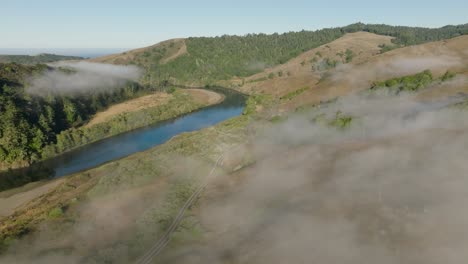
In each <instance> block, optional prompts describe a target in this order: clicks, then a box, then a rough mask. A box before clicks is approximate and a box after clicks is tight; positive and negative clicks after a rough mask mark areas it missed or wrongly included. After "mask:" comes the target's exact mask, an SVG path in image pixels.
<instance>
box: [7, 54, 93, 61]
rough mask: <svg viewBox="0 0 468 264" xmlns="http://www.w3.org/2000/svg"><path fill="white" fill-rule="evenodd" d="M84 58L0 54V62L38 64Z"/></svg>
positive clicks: (54, 55)
mask: <svg viewBox="0 0 468 264" xmlns="http://www.w3.org/2000/svg"><path fill="white" fill-rule="evenodd" d="M82 59H84V58H82V57H77V56H63V55H56V54H49V53H42V54H39V55H36V56H29V55H0V63H11V62H15V63H21V64H38V63H49V62H55V61H63V60H82Z"/></svg>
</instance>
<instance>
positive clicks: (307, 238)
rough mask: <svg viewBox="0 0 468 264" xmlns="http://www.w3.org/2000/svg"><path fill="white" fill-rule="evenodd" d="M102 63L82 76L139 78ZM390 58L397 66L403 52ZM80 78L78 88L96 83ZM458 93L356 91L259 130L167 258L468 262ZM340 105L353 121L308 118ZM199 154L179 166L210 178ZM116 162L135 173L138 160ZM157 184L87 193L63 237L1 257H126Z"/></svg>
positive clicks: (44, 237)
mask: <svg viewBox="0 0 468 264" xmlns="http://www.w3.org/2000/svg"><path fill="white" fill-rule="evenodd" d="M439 62H440V61H439ZM402 63H403V62H402ZM428 63H437V62H436V61H434V59H432V58H427V59H425V60H421V61H418V62H412V63H411V65H410V66H411V68H412V69H413V70H414V71H421V70H424V69H425V67H423V66H426V67H427V65H428ZM455 63H456V65H458V62H455ZM404 64H405V65H408V64H407V62H404ZM78 65H80V64H78ZM444 65H445V64H444ZM450 65H452V64H450ZM450 65H445V66H450ZM454 65H455V64H453V65H452V66H454ZM75 66H76V65H75ZM410 66H408V67H410ZM106 67H107V66H103V65H94V64H88V63H85V64H82V65H81V66H77V67H75V68H76V69H78V70H79V73H78V74H77V75H78V76H79V75H81V74H84V75H86V74H90V75H94V76H101V77H102V76H106V78H109V79H108V81H109V80H111V79H112V80H119V78H118V77H122V76H129V78H131V77H130V76H134V77H135V76H137V75H132V74H134V73H135V74H136V72H137V70H136V69H134V68H120V67H117V68H114V66H110V68H106ZM115 67H116V66H115ZM393 67H394V68H393V70H395V69H400V68H401V67H400V66H398V64H397V63H396V62H394V66H393ZM114 69H115V71H114ZM117 69H120V70H117ZM379 69H380V70H382V71H383V70H385V67H384V66H382V67H381V68H377V70H376V71H377V72H378V71H379ZM404 70H408V68H405V69H404ZM111 72H112V73H111ZM126 74H128V75H126ZM362 74H365V73H362ZM42 78H43V79H44V80H49V79H53V80H59V79H61V78H63V79H62V81H63V83H64V84H65V81H64V80H65V79H67V78H68V77H66V76H62V77H60V78H55V77H50V76H49V77H42ZM89 78H91V79H92V77H89ZM96 78H97V80H101V78H100V77H96ZM357 79H358V78H357V77H356V80H357ZM463 80H464V79H463ZM455 81H457V79H455V80H454V82H455ZM109 82H110V81H109ZM83 83H84V84H82V85H76V88H72V89H76V90H80V89H88V88H89V89H91V87H92V86H91V85H88V82H86V81H85V82H83ZM108 84H109V83H108ZM54 87H59V86H54ZM85 87H88V88H85ZM58 90H60V89H58ZM462 99H464V98H453V97H452V98H446V99H443V100H439V101H431V102H422V101H419V100H417V96H416V95H415V94H403V93H402V94H400V95H398V96H392V95H388V94H385V93H378V92H377V93H374V94H370V95H369V94H366V95H364V94H362V93H359V94H354V95H350V96H347V97H344V98H341V99H339V100H338V101H336V102H334V103H331V104H327V105H322V106H320V107H317V108H314V109H312V110H309V111H306V112H304V113H300V114H295V115H292V117H290V118H289V119H288V120H287V121H285V122H282V123H279V124H275V125H272V126H271V127H269V128H267V129H262V130H259V131H261V132H258V133H257V134H256V135H253V136H252V138H250V140H249V144H248V145H249V146H248V147H247V148H245V149H249V150H250V151H251V152H253V156H254V157H255V159H256V161H257V162H256V163H255V164H253V165H251V166H248V167H246V168H244V169H241V170H239V171H237V172H235V173H233V174H224V175H223V174H219V175H217V177H216V179H214V180H213V181H212V182H211V183H210V185H209V187H208V188H207V190H206V192H205V193H204V195H203V197H202V198H201V200H200V202H199V205H198V206H197V208H196V210H195V214H196V215H195V217H196V219H197V223H198V225H199V227H200V229H201V230H203V235H200V237H199V239H198V240H196V241H191V242H187V243H185V244H184V243H178V244H177V247H175V246H173V247H171V244H170V245H169V247H168V248H166V249H165V251H164V252H163V255H162V256H160V258H159V262H160V263H350V264H354V263H355V264H361V263H379V264H387V263H388V264H390V263H392V264H393V263H402V264H419V263H420V264H439V263H453V264H458V263H464V262H466V259H468V251H467V250H466V248H468V213H465V212H464V205H465V204H466V203H467V202H468V177H467V173H466V172H467V171H468V163H467V162H466V158H467V157H468V137H467V136H466V131H468V130H467V129H468V124H467V122H466V120H467V117H468V113H467V112H465V111H463V110H459V109H457V108H454V107H451V105H453V104H454V103H456V102H459V101H460V100H462ZM338 112H341V113H342V114H343V115H349V116H352V117H353V121H352V124H351V126H350V127H349V128H347V129H344V130H343V129H337V128H333V127H328V126H326V125H324V124H320V123H316V122H313V121H312V120H314V118H315V117H317V116H318V115H321V114H323V115H325V116H326V117H327V118H328V119H332V118H333V117H335V116H336V115H337V113H338ZM233 156H235V155H233ZM196 160H198V161H196ZM200 163H201V162H200V157H191V158H190V159H189V158H180V157H178V158H177V166H176V167H177V168H178V171H179V172H178V174H176V176H177V175H179V176H180V175H183V176H184V177H203V175H206V171H208V170H209V169H210V168H209V167H205V168H203V169H202V170H201V169H196V170H195V169H194V168H195V167H203V166H206V165H203V166H202V165H200ZM143 164H144V163H143ZM194 164H197V165H194ZM203 164H204V163H203ZM142 166H151V165H148V164H144V165H142ZM118 168H120V167H118ZM120 169H122V170H123V169H126V170H128V171H127V172H126V173H132V168H120ZM155 186H156V187H155V189H152V188H153V187H151V186H149V185H148V186H146V187H141V188H140V189H137V192H136V193H137V194H134V195H132V196H128V197H127V195H129V194H128V193H125V192H124V193H123V192H120V191H119V190H118V189H117V190H116V191H115V193H114V194H113V195H110V196H109V197H108V198H102V199H100V200H97V201H92V202H89V203H85V204H83V205H82V208H80V210H79V213H78V214H79V215H81V217H77V219H78V220H76V222H75V223H73V225H72V227H71V228H70V230H71V231H70V232H69V233H67V234H66V235H65V236H63V237H61V238H57V237H56V236H57V233H54V231H51V229H50V228H49V227H46V228H42V229H41V231H40V232H38V234H36V235H35V236H34V237H33V238H32V239H30V240H29V241H28V243H23V244H22V243H21V242H19V243H18V244H16V246H14V247H12V249H11V252H10V254H8V255H7V256H6V257H4V258H3V259H0V262H1V261H4V262H5V261H6V262H5V263H8V261H9V262H15V263H31V262H34V263H64V262H67V263H87V260H89V259H87V258H86V257H84V256H90V255H95V254H99V255H100V256H105V258H106V259H107V260H108V262H109V263H129V262H131V260H132V257H131V256H129V255H131V254H130V253H129V252H131V251H132V247H131V246H129V245H128V244H126V243H125V241H126V239H132V237H135V236H139V235H141V234H140V233H134V232H133V231H134V228H135V226H138V225H139V226H140V227H143V229H140V232H147V233H151V232H155V231H154V230H155V228H157V224H156V226H155V225H154V223H150V224H148V223H145V222H143V224H142V222H141V220H138V219H140V218H141V216H142V215H143V216H144V211H145V210H146V209H147V206H155V204H158V203H160V202H161V199H162V198H161V197H162V196H161V193H163V191H161V190H164V188H163V187H164V186H167V185H166V183H161V184H158V185H155ZM160 188H161V189H160ZM116 194H118V195H116ZM117 196H118V197H117ZM142 212H143V213H142ZM152 224H153V225H152ZM142 230H143V231H142ZM55 232H57V231H55ZM51 234H53V235H51ZM149 242H151V241H149ZM139 243H140V244H141V245H144V244H145V243H148V241H144V240H141V241H139ZM148 246H149V245H146V247H148ZM47 248H52V249H57V248H59V249H60V250H51V251H50V252H49V251H47V250H45V249H47ZM63 248H65V249H63Z"/></svg>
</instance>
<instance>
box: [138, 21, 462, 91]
mask: <svg viewBox="0 0 468 264" xmlns="http://www.w3.org/2000/svg"><path fill="white" fill-rule="evenodd" d="M358 31H367V32H372V33H375V34H380V35H387V36H392V37H394V39H393V42H394V44H395V46H398V47H399V46H404V45H415V44H421V43H425V42H430V41H437V40H442V39H449V38H453V37H456V36H460V35H465V34H468V24H464V25H458V26H446V27H442V28H436V29H430V28H420V27H403V26H388V25H373V24H362V23H357V24H352V25H349V26H346V27H338V28H328V29H322V30H317V31H300V32H288V33H283V34H277V33H275V34H271V35H267V34H248V35H245V36H228V35H224V36H220V37H211V38H208V37H197V38H188V39H186V41H185V43H186V45H187V51H188V52H187V53H186V54H184V55H181V56H179V57H177V58H176V59H174V60H172V61H170V62H167V63H160V61H159V60H156V59H155V60H154V61H153V65H156V66H153V67H151V68H150V69H149V72H148V76H147V78H150V79H152V80H153V81H156V80H158V81H159V82H164V81H170V80H177V81H182V82H204V83H206V84H209V83H210V82H213V81H216V80H224V79H229V78H232V77H234V76H238V77H246V76H250V75H253V74H255V73H258V72H260V71H262V70H264V69H265V68H266V67H271V66H274V65H278V64H282V63H285V62H286V61H288V60H289V59H291V58H294V57H296V56H297V55H299V54H300V53H302V52H304V51H307V50H310V49H313V48H316V47H318V46H320V45H323V44H326V43H329V42H331V41H333V40H335V39H337V38H339V37H341V36H343V35H344V34H346V33H352V32H358ZM148 52H150V51H148ZM141 56H142V55H141ZM145 56H146V57H147V59H148V58H152V56H151V54H149V53H146V54H145ZM156 58H159V57H158V56H156ZM348 60H352V57H351V56H349V58H348ZM138 61H139V60H138V59H137V58H135V61H134V63H137V64H138ZM147 63H150V62H147Z"/></svg>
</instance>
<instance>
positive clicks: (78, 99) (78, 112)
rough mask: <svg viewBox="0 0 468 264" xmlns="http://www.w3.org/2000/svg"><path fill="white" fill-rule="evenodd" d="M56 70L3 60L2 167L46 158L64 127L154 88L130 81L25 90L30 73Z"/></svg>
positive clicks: (0, 96) (0, 86) (0, 93)
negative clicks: (107, 87)
mask: <svg viewBox="0 0 468 264" xmlns="http://www.w3.org/2000/svg"><path fill="white" fill-rule="evenodd" d="M54 70H57V69H54V68H50V67H48V66H46V65H41V64H38V65H35V66H26V65H20V64H15V63H10V64H0V168H1V167H2V166H5V167H8V166H9V165H11V164H14V163H18V162H19V163H30V162H31V161H34V160H39V159H41V158H43V157H44V146H46V145H49V144H54V143H56V142H58V143H60V142H62V141H61V140H58V139H60V138H58V137H57V135H58V134H60V133H61V132H62V131H65V130H67V129H71V128H76V127H78V126H81V125H83V124H84V123H85V122H86V121H87V120H88V119H89V118H90V117H91V116H92V115H93V114H95V113H96V112H97V111H100V110H103V109H105V108H106V107H108V106H109V105H111V104H114V103H118V102H122V101H124V100H127V99H130V98H134V97H137V96H140V95H142V94H145V93H147V92H149V91H150V90H151V89H150V88H147V87H143V86H141V85H139V84H137V83H128V84H127V85H125V86H124V87H121V88H118V89H117V88H116V89H114V90H112V91H109V92H89V93H87V94H81V95H79V96H58V95H57V96H47V97H37V96H31V95H30V94H28V93H27V92H26V91H25V86H26V85H27V84H26V83H25V80H26V79H27V76H31V75H35V74H40V73H43V72H45V71H54ZM57 140H58V141H57ZM64 149H66V148H64ZM17 165H18V164H17Z"/></svg>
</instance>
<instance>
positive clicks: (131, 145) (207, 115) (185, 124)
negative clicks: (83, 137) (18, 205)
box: [0, 88, 245, 191]
mask: <svg viewBox="0 0 468 264" xmlns="http://www.w3.org/2000/svg"><path fill="white" fill-rule="evenodd" d="M210 89H212V90H214V91H216V92H219V93H223V94H224V95H225V99H224V101H222V102H221V103H219V104H216V105H213V106H209V107H205V108H202V109H200V110H197V111H195V112H192V113H189V114H186V115H183V116H179V117H177V118H174V119H171V120H167V121H162V122H158V123H156V124H154V125H150V126H147V127H143V128H139V129H135V130H132V131H129V132H126V133H122V134H119V135H116V136H113V137H110V138H107V139H103V140H100V141H97V142H95V143H91V144H88V145H85V146H83V147H80V148H77V149H75V150H72V151H70V152H67V153H64V154H62V155H59V156H57V157H55V158H53V159H50V160H47V161H44V162H40V163H36V164H34V165H32V166H30V167H28V168H23V169H16V170H10V171H8V172H2V173H0V191H3V190H7V189H11V188H15V187H19V186H22V185H24V184H26V183H29V182H33V181H38V180H43V179H48V178H49V179H50V178H57V177H61V176H65V175H69V174H73V173H76V172H80V171H83V170H87V169H90V168H94V167H96V166H99V165H102V164H104V163H106V162H110V161H113V160H116V159H120V158H123V157H126V156H128V155H131V154H133V153H136V152H140V151H144V150H147V149H149V148H152V147H154V146H157V145H160V144H162V143H164V142H166V141H168V140H169V139H170V138H172V137H174V136H176V135H178V134H180V133H183V132H190V131H196V130H200V129H202V128H206V127H209V126H213V125H215V124H217V123H219V122H221V121H224V120H227V119H229V118H231V117H235V116H238V115H240V114H241V113H242V111H243V109H244V106H245V96H244V95H242V94H239V93H237V92H235V91H230V90H227V89H225V88H210Z"/></svg>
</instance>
